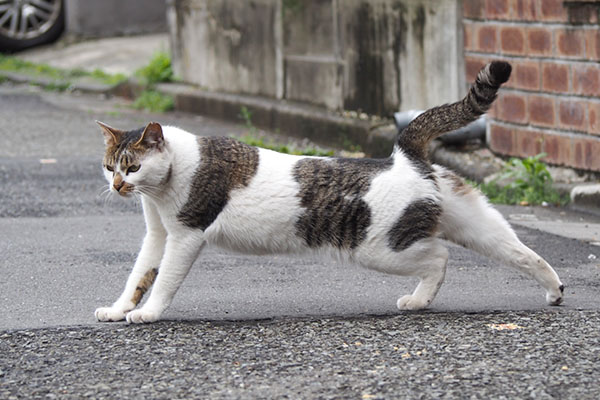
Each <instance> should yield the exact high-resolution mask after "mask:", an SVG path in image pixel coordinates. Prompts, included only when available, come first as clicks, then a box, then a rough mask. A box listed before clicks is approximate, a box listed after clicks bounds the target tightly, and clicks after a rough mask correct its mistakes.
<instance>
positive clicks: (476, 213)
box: [436, 167, 564, 305]
mask: <svg viewBox="0 0 600 400" xmlns="http://www.w3.org/2000/svg"><path fill="white" fill-rule="evenodd" d="M436 169H438V171H441V173H440V177H441V179H440V183H441V184H440V186H441V192H442V208H443V212H442V215H441V218H440V231H441V232H442V234H443V236H444V237H445V238H446V239H448V240H450V241H452V242H454V243H457V244H460V245H461V246H464V247H466V248H468V249H471V250H475V251H477V252H478V253H481V254H483V255H485V256H488V257H490V258H492V259H495V260H497V261H499V262H502V263H504V264H506V265H509V266H511V267H513V268H515V269H517V270H519V271H521V272H523V273H525V274H527V275H529V276H531V277H532V278H534V279H535V280H536V281H537V282H538V283H539V284H540V285H541V286H542V287H544V289H545V290H546V301H547V302H548V304H550V305H559V304H560V303H561V302H562V301H563V291H564V286H563V284H562V283H561V281H560V279H559V277H558V275H557V274H556V272H555V271H554V269H552V267H551V266H550V265H549V264H548V263H547V262H546V261H545V260H544V259H543V258H542V257H540V256H539V255H538V254H536V253H535V252H534V251H533V250H531V249H530V248H529V247H527V246H525V245H524V244H523V243H522V242H521V241H520V240H519V239H518V238H517V235H516V234H515V232H514V231H513V230H512V228H511V227H510V225H509V223H508V222H507V221H506V220H505V219H504V217H503V216H502V215H501V214H500V213H499V212H498V211H497V210H496V209H494V208H493V207H492V206H490V205H489V204H488V202H487V200H486V199H485V198H484V197H483V195H481V194H480V193H479V191H477V190H476V189H474V188H472V187H470V186H468V185H466V184H464V183H463V182H462V180H461V179H460V178H459V177H457V176H456V175H454V174H452V173H451V172H449V171H446V170H443V169H441V168H439V167H436Z"/></svg>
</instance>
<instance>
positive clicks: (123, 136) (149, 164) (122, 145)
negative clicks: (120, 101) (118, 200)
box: [96, 121, 170, 196]
mask: <svg viewBox="0 0 600 400" xmlns="http://www.w3.org/2000/svg"><path fill="white" fill-rule="evenodd" d="M96 122H97V123H98V125H100V128H101V129H102V133H103V134H104V143H105V144H106V153H105V154H104V160H103V162H102V166H103V170H104V176H105V177H106V180H107V181H108V184H109V187H110V190H111V191H112V192H114V193H118V194H119V195H121V196H127V195H129V194H131V193H149V194H152V193H156V191H157V189H160V186H161V184H162V183H164V181H165V178H166V177H167V176H168V175H169V174H170V163H169V160H168V154H167V149H166V146H165V139H164V136H163V132H162V127H161V126H160V124H158V123H156V122H150V123H149V124H148V125H147V126H146V127H145V128H140V129H135V130H131V131H123V130H120V129H116V128H112V127H110V126H108V125H106V124H104V123H102V122H100V121H96Z"/></svg>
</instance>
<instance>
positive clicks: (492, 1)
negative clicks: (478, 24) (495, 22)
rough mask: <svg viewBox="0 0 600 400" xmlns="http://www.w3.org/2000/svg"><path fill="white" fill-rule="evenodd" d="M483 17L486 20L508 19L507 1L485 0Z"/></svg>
mask: <svg viewBox="0 0 600 400" xmlns="http://www.w3.org/2000/svg"><path fill="white" fill-rule="evenodd" d="M485 15H486V17H487V18H488V19H509V18H510V9H509V8H508V0H486V3H485Z"/></svg>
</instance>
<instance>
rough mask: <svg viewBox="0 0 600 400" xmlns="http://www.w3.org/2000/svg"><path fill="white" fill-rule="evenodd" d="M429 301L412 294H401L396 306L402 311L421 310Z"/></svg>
mask: <svg viewBox="0 0 600 400" xmlns="http://www.w3.org/2000/svg"><path fill="white" fill-rule="evenodd" d="M429 303H431V301H427V300H422V299H419V298H417V297H415V296H412V295H406V296H402V297H400V298H399V299H398V302H397V303H396V306H397V307H398V309H400V310H402V311H407V310H422V309H423V308H425V307H427V306H428V305H429Z"/></svg>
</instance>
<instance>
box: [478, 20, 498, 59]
mask: <svg viewBox="0 0 600 400" xmlns="http://www.w3.org/2000/svg"><path fill="white" fill-rule="evenodd" d="M475 32H477V50H479V51H481V52H484V53H496V52H497V51H498V45H497V41H496V32H497V31H496V27H495V26H493V25H482V26H478V27H476V28H475Z"/></svg>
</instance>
